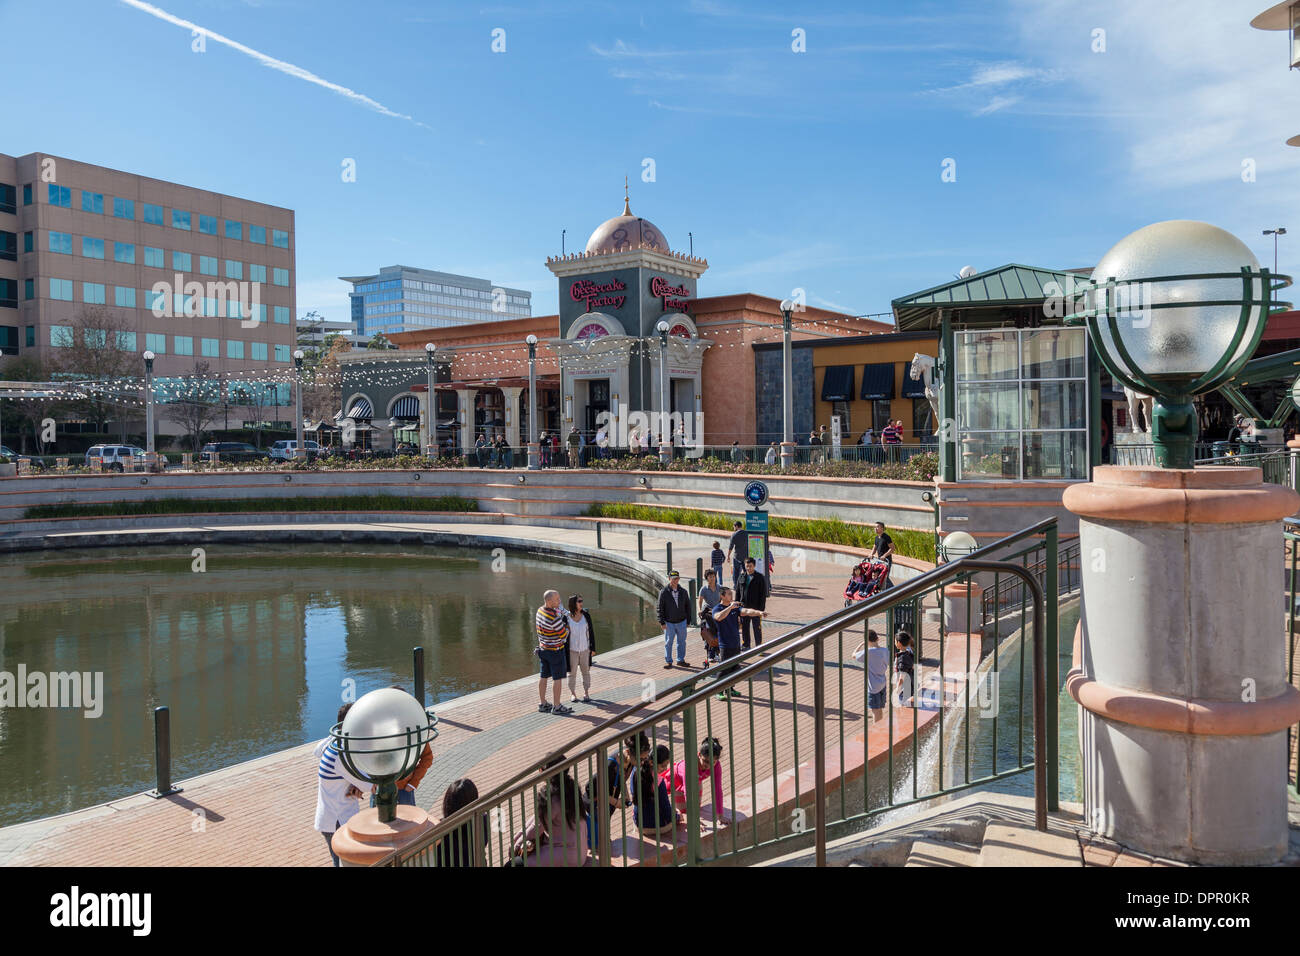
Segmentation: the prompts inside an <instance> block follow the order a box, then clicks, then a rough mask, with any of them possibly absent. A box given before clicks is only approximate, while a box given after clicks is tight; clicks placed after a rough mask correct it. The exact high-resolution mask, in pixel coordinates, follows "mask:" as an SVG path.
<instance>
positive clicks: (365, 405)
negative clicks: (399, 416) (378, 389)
mask: <svg viewBox="0 0 1300 956" xmlns="http://www.w3.org/2000/svg"><path fill="white" fill-rule="evenodd" d="M374 417H375V410H374V409H373V408H371V406H370V399H368V398H358V399H357V400H356V401H355V402H353V403H352V407H351V408H349V409H348V413H347V415H345V416H344V418H367V419H369V418H374Z"/></svg>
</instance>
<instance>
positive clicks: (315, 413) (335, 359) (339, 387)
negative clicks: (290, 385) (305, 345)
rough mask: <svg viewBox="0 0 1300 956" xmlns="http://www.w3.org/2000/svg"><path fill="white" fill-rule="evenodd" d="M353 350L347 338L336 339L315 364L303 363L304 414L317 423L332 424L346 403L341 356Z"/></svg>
mask: <svg viewBox="0 0 1300 956" xmlns="http://www.w3.org/2000/svg"><path fill="white" fill-rule="evenodd" d="M351 350H352V346H351V344H350V343H349V342H348V340H347V338H346V337H345V336H342V335H336V336H333V337H332V339H331V340H330V346H329V350H328V351H327V352H325V354H323V355H322V356H321V357H320V359H319V361H318V362H316V363H315V364H312V365H308V364H307V362H306V361H305V360H304V362H303V369H302V381H303V389H302V413H303V415H304V416H305V417H307V418H312V419H315V420H316V421H332V420H333V418H334V415H335V413H336V412H338V411H340V410H341V405H342V403H343V373H342V370H341V368H340V365H339V356H340V355H342V354H343V353H344V352H350V351H351Z"/></svg>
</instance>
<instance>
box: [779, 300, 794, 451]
mask: <svg viewBox="0 0 1300 956" xmlns="http://www.w3.org/2000/svg"><path fill="white" fill-rule="evenodd" d="M793 311H794V303H793V302H791V301H790V300H789V299H782V300H781V467H782V468H783V469H785V468H789V467H790V462H791V461H792V459H793V458H794V359H793V356H792V354H791V346H790V327H791V322H792V318H791V313H792V312H793Z"/></svg>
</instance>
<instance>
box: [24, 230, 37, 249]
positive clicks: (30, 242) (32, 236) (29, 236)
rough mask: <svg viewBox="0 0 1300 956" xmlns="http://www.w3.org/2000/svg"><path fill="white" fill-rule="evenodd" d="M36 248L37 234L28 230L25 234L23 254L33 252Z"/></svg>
mask: <svg viewBox="0 0 1300 956" xmlns="http://www.w3.org/2000/svg"><path fill="white" fill-rule="evenodd" d="M35 248H36V233H34V232H32V230H30V229H28V230H27V231H26V232H24V233H23V252H31V251H32V250H33V249H35Z"/></svg>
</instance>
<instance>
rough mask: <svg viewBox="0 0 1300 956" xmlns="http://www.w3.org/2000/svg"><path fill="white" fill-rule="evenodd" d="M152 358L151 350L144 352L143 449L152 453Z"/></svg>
mask: <svg viewBox="0 0 1300 956" xmlns="http://www.w3.org/2000/svg"><path fill="white" fill-rule="evenodd" d="M153 360H154V354H153V352H151V351H146V352H145V353H144V450H145V451H147V452H149V454H151V455H152V454H153Z"/></svg>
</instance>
